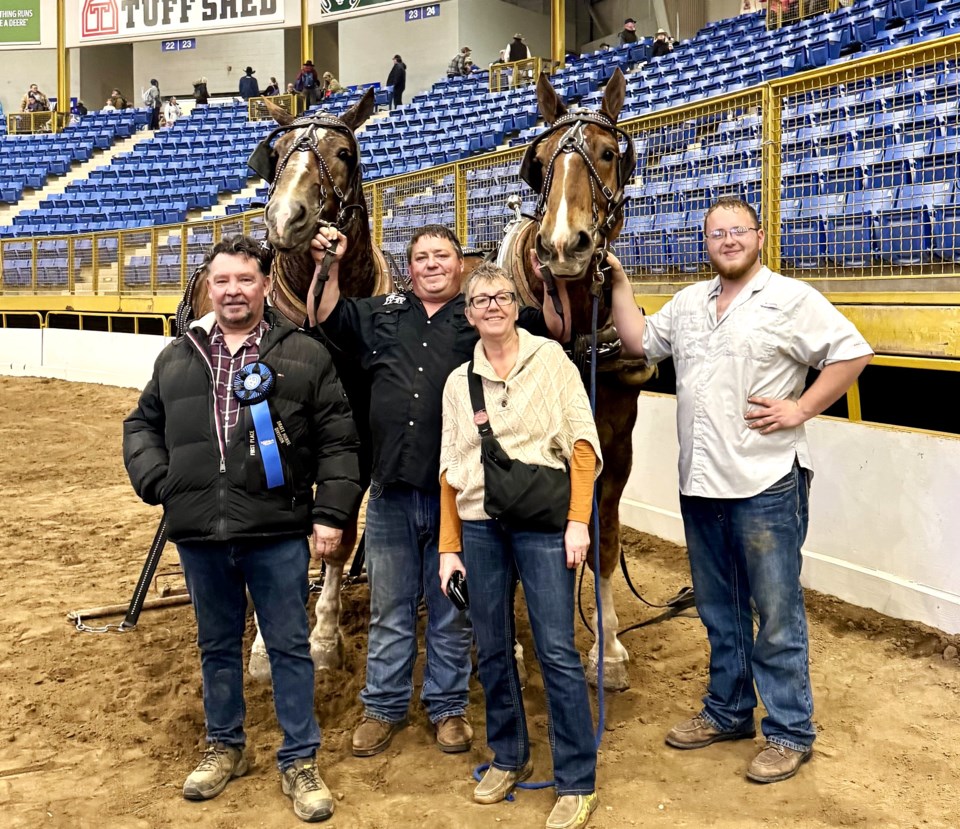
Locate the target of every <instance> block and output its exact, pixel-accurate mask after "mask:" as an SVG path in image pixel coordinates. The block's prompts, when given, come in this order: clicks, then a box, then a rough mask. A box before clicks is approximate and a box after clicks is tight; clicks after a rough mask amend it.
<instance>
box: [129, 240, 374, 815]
mask: <svg viewBox="0 0 960 829" xmlns="http://www.w3.org/2000/svg"><path fill="white" fill-rule="evenodd" d="M202 273H204V274H205V276H206V287H207V293H208V296H209V299H210V302H211V304H212V305H213V311H212V312H211V313H209V314H207V315H206V316H204V317H202V318H201V319H199V320H196V321H195V322H194V323H193V324H191V326H190V327H189V329H188V330H187V331H186V332H181V333H180V337H179V338H178V339H177V340H176V341H175V342H173V343H170V344H169V345H168V346H167V347H166V348H165V349H164V350H163V351H162V352H161V354H160V356H159V357H157V360H156V363H155V366H154V371H153V377H152V379H151V380H150V382H149V383H147V385H146V387H145V388H144V390H143V393H142V395H141V397H140V402H139V405H138V406H137V408H136V409H134V411H133V412H132V413H131V414H130V416H129V417H127V419H126V420H125V421H124V424H123V450H124V462H125V463H126V467H127V470H128V472H129V475H130V480H131V482H132V483H133V485H134V488H135V489H136V491H137V493H138V494H139V495H140V496H141V497H142V498H143V499H144V500H145V501H146V502H148V503H150V504H160V503H162V504H163V508H164V516H165V519H166V521H167V526H168V528H169V530H170V539H171V541H174V542H175V543H176V544H177V550H178V552H179V554H180V563H181V567H182V570H183V575H184V579H185V580H186V583H187V586H188V588H189V590H190V597H191V600H192V603H193V609H194V614H195V616H196V620H197V630H198V637H197V639H198V644H199V647H200V654H201V661H200V668H201V674H202V677H203V710H204V719H205V721H206V731H207V735H206V741H207V749H206V752H205V754H204V758H203V759H202V760H201V761H200V763H199V765H198V766H197V767H196V769H194V771H193V772H191V773H190V775H189V776H188V777H187V779H186V781H185V782H184V785H183V796H184V798H186V799H187V800H209V799H211V798H214V797H216V796H217V795H219V794H220V793H221V792H222V791H223V789H224V788H225V787H226V786H227V785H228V784H229V783H230V781H231V780H232V779H234V778H237V777H240V776H241V775H243V774H245V773H246V772H247V768H248V765H249V757H248V755H247V752H246V746H245V744H246V735H245V734H244V727H243V724H244V715H245V713H246V712H245V709H244V699H243V660H242V655H243V632H244V617H245V614H246V607H247V590H248V589H249V591H250V595H251V597H252V599H253V603H254V606H255V608H256V610H257V615H258V619H259V622H260V631H261V633H262V634H263V637H264V640H265V641H266V643H267V651H268V654H269V657H270V674H271V680H272V684H273V698H274V708H275V711H276V715H277V722H278V723H279V725H280V728H281V729H282V731H283V743H282V745H281V746H280V750H279V751H278V752H277V765H278V767H279V770H280V775H281V780H282V783H281V786H282V791H283V793H284V794H285V795H286V796H287V797H289V798H290V799H291V800H293V808H294V812H295V814H296V815H297V817H299V818H300V819H301V820H303V821H306V822H308V823H316V822H319V821H322V820H326V819H327V818H329V817H330V816H331V815H332V814H333V811H334V799H333V795H332V794H331V793H330V790H329V789H328V788H327V787H326V785H325V784H324V782H323V780H322V779H321V777H320V773H319V770H318V768H317V761H316V752H317V749H318V748H319V746H320V728H319V726H318V724H317V720H316V714H315V711H314V668H313V662H312V661H311V660H310V643H309V641H308V636H309V634H310V627H309V623H308V620H307V611H306V600H307V594H308V583H307V568H308V565H309V562H310V556H311V553H310V548H309V546H308V544H307V538H308V537H312V538H313V542H314V553H313V555H314V557H315V558H324V557H326V556H329V555H331V554H333V553H334V552H335V551H336V549H337V546H338V545H339V543H340V538H341V535H342V528H343V527H344V525H345V524H346V523H347V521H348V520H349V516H350V515H351V513H352V512H353V510H354V509H355V508H356V506H357V505H358V503H359V501H360V495H361V492H360V484H359V470H358V466H357V454H356V453H357V447H358V440H357V432H356V427H355V426H354V423H353V418H352V417H351V415H350V407H349V406H348V404H347V401H346V397H345V395H344V394H343V390H342V388H341V386H340V382H339V380H338V378H337V374H336V372H335V371H334V368H333V364H332V362H331V359H330V354H329V352H328V351H327V350H326V349H325V348H323V346H321V345H320V344H319V343H317V342H314V341H313V340H311V339H310V338H309V337H305V336H304V335H303V334H301V333H299V332H298V331H297V328H296V327H295V326H293V325H291V324H290V323H289V322H287V321H286V319H284V318H283V317H282V316H281V315H280V314H278V313H276V312H275V311H274V310H273V309H272V308H271V307H270V306H269V305H268V304H267V297H268V296H269V295H270V292H271V279H270V254H269V253H268V252H267V251H265V250H264V248H263V247H262V246H261V245H260V243H259V242H258V241H256V240H254V239H251V238H249V237H245V236H234V237H228V238H226V239H222V240H221V241H220V242H218V243H217V244H216V246H214V248H213V249H212V250H211V251H210V252H209V254H207V256H206V257H205V260H204V263H203V271H202ZM261 360H262V361H263V362H261ZM268 370H269V372H270V373H271V374H272V379H273V380H274V381H275V382H273V383H271V384H270V385H271V388H270V389H268V388H266V384H264V385H262V386H261V387H260V388H259V389H257V391H256V392H254V391H252V389H254V388H255V386H253V385H250V384H247V385H246V386H242V385H237V386H235V385H234V383H233V379H234V378H235V377H236V378H241V377H244V376H246V377H248V378H249V377H256V378H258V379H259V378H264V377H267V376H269V375H268V374H267V371H268ZM244 388H245V389H247V390H251V391H250V393H249V394H248V395H247V396H241V394H240V393H239V392H237V391H235V389H239V390H241V391H242V390H243V389H244ZM269 391H273V392H274V393H273V394H269ZM254 394H255V395H257V396H258V399H255V400H253V401H252V402H253V403H255V405H253V406H245V405H241V402H240V400H241V399H242V400H243V402H244V403H246V402H251V401H250V396H251V395H254ZM257 407H260V408H259V411H258V410H257ZM251 411H253V412H254V414H253V415H251V413H250V412H251ZM261 415H262V416H263V417H264V419H265V420H266V423H267V427H266V428H267V432H268V433H269V434H270V435H271V436H272V435H273V433H274V426H273V424H274V423H276V424H277V434H282V433H281V431H280V425H279V424H280V423H281V421H282V423H283V424H284V426H285V427H286V433H285V434H283V437H284V440H283V441H277V443H279V444H280V446H277V445H276V444H274V442H273V441H270V444H271V445H272V446H271V451H270V456H269V457H268V451H267V450H266V445H265V444H264V451H263V452H262V453H260V452H257V453H256V455H257V456H258V457H253V456H251V455H252V453H248V451H247V441H246V439H245V438H246V435H247V431H248V430H250V431H254V429H256V430H260V429H261V428H262V424H261V423H260V421H258V420H257V418H259V417H260V416H261ZM235 433H239V434H238V435H237V437H238V438H239V439H238V440H230V438H231V437H233V436H234V434H235ZM278 450H279V451H278ZM218 467H219V468H220V469H221V470H223V471H222V472H221V473H220V474H219V475H218V474H217V472H216V470H217V468H218ZM211 470H213V472H212V474H211ZM276 476H279V477H278V478H277V479H276V480H275V479H274V478H275V477H276ZM258 737H259V735H258ZM258 742H259V740H258ZM261 756H262V755H261Z"/></svg>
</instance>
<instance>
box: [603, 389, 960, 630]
mask: <svg viewBox="0 0 960 829" xmlns="http://www.w3.org/2000/svg"><path fill="white" fill-rule="evenodd" d="M675 418H676V401H675V399H674V398H672V397H667V396H663V395H641V396H640V414H639V417H638V418H637V426H636V428H635V430H634V433H633V447H634V465H633V473H632V475H631V477H630V481H629V483H628V484H627V488H626V490H625V492H624V497H623V499H622V500H621V502H620V506H621V515H622V518H623V520H624V521H625V523H627V524H629V525H630V526H632V527H636V528H637V529H639V530H643V531H644V532H649V533H652V534H654V535H657V536H660V537H661V538H667V539H669V540H671V541H675V542H677V543H679V544H682V543H683V524H682V521H681V519H680V500H679V497H678V494H677V493H678V489H679V484H678V475H677V438H676V425H675V424H676V421H675ZM807 429H808V437H809V440H810V450H811V452H812V454H813V463H814V467H815V475H814V480H813V486H812V489H811V497H810V530H809V533H808V535H807V542H806V544H805V545H804V564H803V568H804V569H803V582H804V585H805V586H807V587H810V588H813V589H815V590H819V591H821V592H823V593H828V594H831V595H834V596H838V597H840V598H841V599H844V600H846V601H849V602H852V603H853V604H857V605H861V606H863V607H871V608H873V609H874V610H878V611H880V612H881V613H885V614H887V615H889V616H894V617H896V618H900V619H913V620H916V621H920V622H924V623H925V624H928V625H932V626H934V627H937V628H940V629H942V630H945V631H947V632H948V633H958V632H960V569H958V568H957V567H956V563H955V559H956V549H957V543H958V540H960V510H957V509H956V504H955V502H956V489H957V484H956V482H957V481H958V480H960V438H957V437H952V436H940V435H935V434H927V433H923V432H911V431H907V430H902V429H894V428H889V427H884V426H870V425H866V424H854V423H847V422H845V421H839V420H833V419H830V418H816V419H815V420H813V421H811V422H810V424H808V427H807Z"/></svg>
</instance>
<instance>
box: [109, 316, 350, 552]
mask: <svg viewBox="0 0 960 829" xmlns="http://www.w3.org/2000/svg"><path fill="white" fill-rule="evenodd" d="M211 316H212V315H211ZM267 320H268V322H270V324H271V328H270V330H269V331H267V333H266V334H265V335H264V336H263V339H262V340H261V342H260V359H261V360H262V361H263V362H265V363H267V364H268V365H269V366H270V367H271V368H272V369H273V370H274V371H275V373H276V375H277V383H276V388H275V391H274V393H273V394H272V395H271V396H270V398H269V402H270V410H271V413H272V414H273V416H274V419H275V422H276V419H279V420H280V421H281V422H282V424H283V428H284V430H285V432H286V434H287V436H288V437H289V439H290V443H291V445H290V446H284V445H283V444H282V442H280V450H281V458H282V462H283V467H284V473H285V474H284V478H285V482H284V485H283V486H281V487H276V488H274V489H270V490H268V489H266V488H265V485H264V484H263V482H262V478H263V471H262V462H261V460H260V458H259V457H253V458H251V457H249V452H248V446H247V437H248V430H247V428H245V420H244V418H246V417H249V415H248V414H246V413H245V412H241V415H240V418H241V419H240V421H239V422H238V425H237V427H236V428H235V429H233V430H232V433H231V435H230V442H229V444H228V445H227V446H226V450H225V452H224V454H223V457H221V451H220V448H219V446H220V444H219V441H218V433H217V427H216V418H215V417H214V410H213V375H212V371H211V368H210V364H209V358H208V357H207V354H208V348H207V332H206V331H205V330H204V329H203V328H202V327H198V326H194V327H191V329H190V331H189V332H188V333H187V335H186V336H183V337H180V338H178V339H177V340H175V341H174V342H172V343H170V345H168V346H167V347H166V348H165V349H164V350H163V351H162V352H161V353H160V356H159V357H158V358H157V362H156V365H155V366H154V370H153V378H152V379H151V380H150V382H149V383H148V384H147V387H146V388H145V389H144V390H143V394H142V395H141V396H140V403H139V405H138V406H137V408H136V409H134V410H133V412H131V414H130V416H129V417H127V419H126V420H125V421H124V423H123V459H124V463H125V464H126V467H127V472H128V474H129V475H130V480H131V482H132V483H133V487H134V489H135V490H136V492H137V494H138V495H139V496H140V497H141V498H142V499H143V500H144V501H146V502H147V503H148V504H158V503H162V504H163V506H164V514H165V515H166V518H167V527H168V532H169V536H170V539H171V540H172V541H226V540H231V539H238V538H256V537H262V536H284V535H286V536H289V535H308V534H309V533H310V532H311V525H312V524H313V523H317V524H324V525H326V526H330V527H343V526H344V525H345V524H346V522H347V521H348V519H349V517H350V515H351V513H352V512H353V510H354V509H355V507H356V505H357V503H358V502H359V499H360V496H361V492H360V485H359V471H358V468H357V448H358V440H357V433H356V428H355V427H354V424H353V418H352V417H351V415H350V406H349V404H348V403H347V399H346V396H345V395H344V393H343V389H342V388H341V386H340V382H339V380H338V379H337V376H336V372H335V371H334V369H333V363H332V362H331V360H330V354H329V353H328V352H327V350H326V349H325V348H324V347H323V346H322V345H321V344H320V343H318V342H316V341H314V340H312V339H310V338H309V337H307V336H305V335H303V334H302V333H299V332H298V331H297V330H296V329H295V328H294V327H293V326H292V325H290V323H288V322H287V321H286V320H284V319H282V318H280V317H278V315H276V314H274V313H273V312H272V311H271V310H270V309H267ZM250 464H255V467H254V469H253V470H251V469H250ZM314 483H316V495H315V496H314V493H313V492H312V487H313V485H314Z"/></svg>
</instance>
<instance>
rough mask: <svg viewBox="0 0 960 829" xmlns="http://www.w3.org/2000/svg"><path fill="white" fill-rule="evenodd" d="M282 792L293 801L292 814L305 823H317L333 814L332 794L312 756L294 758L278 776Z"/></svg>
mask: <svg viewBox="0 0 960 829" xmlns="http://www.w3.org/2000/svg"><path fill="white" fill-rule="evenodd" d="M280 787H281V788H282V789H283V793H284V794H285V795H286V796H287V797H289V798H290V799H291V800H292V801H293V811H294V814H295V815H296V816H297V817H298V818H300V820H305V821H306V822H307V823H319V822H320V821H321V820H327V818H329V817H331V816H332V815H333V795H332V794H330V789H328V788H327V784H326V783H324V782H323V778H321V777H320V772H319V771H318V769H317V761H316V760H315V759H314V758H313V757H305V758H303V759H301V760H294V761H293V765H292V766H288V767H287V768H285V769H284V770H283V773H282V774H281V776H280Z"/></svg>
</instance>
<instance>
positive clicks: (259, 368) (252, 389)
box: [233, 362, 283, 489]
mask: <svg viewBox="0 0 960 829" xmlns="http://www.w3.org/2000/svg"><path fill="white" fill-rule="evenodd" d="M276 385H277V379H276V374H275V373H274V371H273V369H272V368H270V366H268V365H267V364H266V363H262V362H256V363H250V364H249V365H245V366H244V367H243V368H241V369H240V370H239V371H237V373H236V374H234V375H233V394H234V396H235V397H236V398H237V400H239V401H240V402H241V403H242V404H244V405H245V406H249V407H250V416H251V417H252V418H253V429H254V432H255V433H256V438H257V445H258V446H259V447H260V458H261V459H262V460H263V471H264V472H265V473H266V476H267V489H273V488H274V487H278V486H283V464H281V462H280V449H279V448H278V447H277V438H276V435H275V434H274V432H273V416H272V415H271V414H270V404H269V402H268V401H267V398H268V397H269V396H270V394H271V393H272V392H273V390H274V389H275V388H276Z"/></svg>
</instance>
